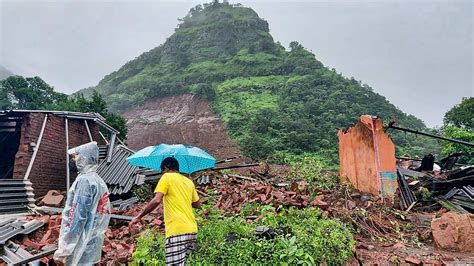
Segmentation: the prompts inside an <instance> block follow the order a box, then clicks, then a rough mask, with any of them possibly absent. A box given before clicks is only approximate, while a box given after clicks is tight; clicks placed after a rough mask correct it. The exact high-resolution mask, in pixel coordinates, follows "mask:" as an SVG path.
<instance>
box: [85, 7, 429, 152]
mask: <svg viewBox="0 0 474 266" xmlns="http://www.w3.org/2000/svg"><path fill="white" fill-rule="evenodd" d="M180 21H181V23H180V24H179V25H178V26H177V28H176V30H175V33H174V34H173V35H171V36H170V37H169V38H168V39H167V40H166V42H165V43H163V44H162V45H160V46H158V47H156V48H154V49H152V50H150V51H149V52H146V53H143V54H142V55H140V56H139V57H137V58H135V59H134V60H132V61H130V62H128V63H127V64H125V65H124V66H122V67H121V68H120V69H119V70H118V71H115V72H113V73H111V74H109V75H107V76H106V77H104V78H103V79H102V80H101V81H100V83H99V84H98V85H97V86H96V87H95V89H96V90H97V91H98V92H99V93H101V94H102V95H103V96H104V98H105V100H106V101H107V102H108V103H109V104H110V109H111V110H113V111H124V110H127V109H129V108H130V107H132V106H136V105H139V104H143V103H144V102H146V101H147V100H149V99H151V98H155V97H162V96H165V95H174V94H181V93H184V92H191V93H193V94H195V95H198V96H199V97H202V98H205V99H208V100H209V101H210V103H211V107H212V108H213V110H214V111H215V112H216V113H217V114H218V115H219V116H220V117H221V118H222V119H223V120H224V122H225V124H226V127H227V130H228V132H229V134H230V135H231V137H232V138H233V139H234V140H236V142H237V143H238V144H239V145H240V147H241V148H242V150H243V152H244V153H245V154H246V155H248V156H251V157H253V158H255V159H265V158H267V157H271V158H275V159H279V160H280V161H281V160H282V159H285V158H292V157H294V156H295V155H300V154H303V153H310V154H318V155H322V156H324V157H326V158H331V159H332V160H333V161H334V160H336V157H337V130H338V129H339V128H344V127H348V126H352V125H353V124H354V123H355V122H356V121H357V119H358V118H359V116H360V115H362V114H371V115H377V116H381V117H383V118H385V119H386V120H388V119H390V118H396V119H397V121H398V123H399V124H400V125H403V126H406V127H410V128H414V129H418V130H427V128H426V127H425V125H424V124H423V122H422V121H421V120H419V119H417V118H416V117H414V116H412V115H407V114H404V113H403V112H402V111H401V110H399V109H398V108H397V107H395V106H394V105H392V104H391V103H390V102H389V101H388V100H387V99H386V98H385V97H383V96H381V95H379V94H377V93H375V92H374V91H373V90H372V88H370V87H369V86H368V85H365V84H362V83H361V82H360V81H357V80H355V79H353V78H350V79H349V78H345V77H344V76H342V75H341V74H339V73H337V72H336V70H334V69H328V68H327V67H325V66H324V65H323V64H322V63H321V62H319V61H318V60H317V59H316V57H315V55H314V54H313V53H311V52H309V51H308V50H307V49H305V48H304V47H303V46H302V45H300V44H299V43H297V42H292V43H290V45H289V48H288V49H285V47H283V46H282V45H281V44H280V43H278V42H275V41H274V40H273V38H272V36H271V35H270V33H269V25H268V23H267V22H266V21H265V20H263V19H261V18H259V17H258V15H257V13H256V12H255V11H253V10H252V9H251V8H247V7H243V6H241V5H239V4H237V5H231V4H228V3H217V2H213V3H210V4H204V5H198V6H196V7H194V8H192V9H191V10H190V12H189V14H188V15H187V16H186V17H184V18H183V19H181V20H180ZM90 91H91V89H86V90H83V91H82V92H83V93H84V94H85V95H87V93H89V92H90ZM394 139H395V140H396V142H397V144H398V148H399V150H398V152H399V153H407V154H422V153H424V152H437V151H438V145H437V143H434V142H431V141H430V140H428V141H427V140H426V139H417V138H413V137H411V136H408V137H405V136H404V135H401V134H400V135H397V133H394Z"/></svg>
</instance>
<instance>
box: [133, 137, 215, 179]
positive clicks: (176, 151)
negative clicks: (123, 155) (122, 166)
mask: <svg viewBox="0 0 474 266" xmlns="http://www.w3.org/2000/svg"><path fill="white" fill-rule="evenodd" d="M167 157H174V158H175V159H176V160H178V162H179V172H180V173H185V174H190V173H194V172H196V171H199V170H203V169H209V168H213V167H214V166H215V164H216V159H214V157H212V156H211V155H209V154H208V153H207V152H205V151H203V150H202V149H199V148H197V147H193V146H184V145H182V144H174V145H168V144H160V145H158V146H149V147H146V148H143V149H141V150H139V151H137V152H136V153H135V154H133V155H132V156H130V157H128V158H127V160H128V162H129V163H130V164H132V165H135V166H140V167H146V168H151V169H154V170H158V171H161V169H160V166H161V162H162V161H163V160H164V159H165V158H167Z"/></svg>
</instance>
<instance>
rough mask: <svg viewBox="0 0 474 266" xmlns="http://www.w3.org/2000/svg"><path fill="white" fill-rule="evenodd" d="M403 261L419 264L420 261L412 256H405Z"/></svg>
mask: <svg viewBox="0 0 474 266" xmlns="http://www.w3.org/2000/svg"><path fill="white" fill-rule="evenodd" d="M405 262H407V263H410V264H414V265H421V261H420V260H419V259H417V258H413V257H406V258H405Z"/></svg>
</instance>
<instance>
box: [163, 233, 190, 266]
mask: <svg viewBox="0 0 474 266" xmlns="http://www.w3.org/2000/svg"><path fill="white" fill-rule="evenodd" d="M195 248H196V233H186V234H180V235H174V236H170V237H168V238H166V244H165V252H166V265H184V263H185V262H186V259H187V258H188V256H189V254H190V253H191V252H192V251H194V250H195Z"/></svg>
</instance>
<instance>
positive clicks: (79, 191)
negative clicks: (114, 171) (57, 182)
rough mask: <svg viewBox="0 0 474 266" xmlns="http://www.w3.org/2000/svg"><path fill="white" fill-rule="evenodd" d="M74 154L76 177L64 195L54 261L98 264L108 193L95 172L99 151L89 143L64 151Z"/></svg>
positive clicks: (107, 212)
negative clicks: (63, 260) (65, 198)
mask: <svg viewBox="0 0 474 266" xmlns="http://www.w3.org/2000/svg"><path fill="white" fill-rule="evenodd" d="M68 152H69V154H76V158H75V161H76V165H77V169H78V171H79V174H78V176H77V178H76V180H75V181H74V183H73V184H72V186H71V188H70V189H69V191H68V193H67V200H66V205H65V207H64V210H63V213H62V222H61V232H60V235H59V242H58V250H57V251H56V252H55V253H54V258H55V259H57V260H58V259H65V264H66V265H92V264H95V263H98V262H100V258H101V253H102V244H103V242H104V235H105V232H106V231H107V227H108V225H109V220H110V215H109V214H110V201H109V190H108V189H107V186H106V184H105V182H104V181H103V180H102V178H100V177H99V175H98V174H97V173H96V170H97V167H98V159H99V149H98V147H97V143H96V142H90V143H87V144H84V145H81V146H78V147H76V148H73V149H71V150H69V151H68Z"/></svg>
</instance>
